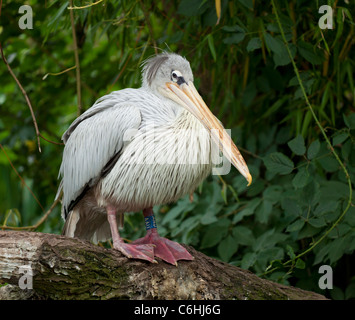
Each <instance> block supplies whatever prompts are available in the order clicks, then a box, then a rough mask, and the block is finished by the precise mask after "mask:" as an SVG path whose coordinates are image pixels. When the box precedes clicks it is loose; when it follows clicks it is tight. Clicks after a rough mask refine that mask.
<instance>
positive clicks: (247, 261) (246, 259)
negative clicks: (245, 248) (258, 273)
mask: <svg viewBox="0 0 355 320" xmlns="http://www.w3.org/2000/svg"><path fill="white" fill-rule="evenodd" d="M256 258H257V255H256V253H255V252H248V253H246V254H245V255H244V256H243V259H242V263H241V268H242V269H245V270H247V269H249V268H250V267H251V266H253V265H254V263H255V262H256Z"/></svg>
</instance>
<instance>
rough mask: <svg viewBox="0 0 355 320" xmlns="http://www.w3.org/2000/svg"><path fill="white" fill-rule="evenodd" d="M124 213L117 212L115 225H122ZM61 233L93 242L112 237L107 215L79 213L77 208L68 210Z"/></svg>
mask: <svg viewBox="0 0 355 320" xmlns="http://www.w3.org/2000/svg"><path fill="white" fill-rule="evenodd" d="M123 223H124V214H118V217H117V227H119V228H121V227H123ZM62 235H65V236H67V237H77V238H81V239H86V240H90V241H92V242H94V243H98V242H104V241H107V240H109V239H111V238H112V236H111V229H110V224H109V223H108V220H107V216H106V215H105V214H102V213H99V214H94V215H87V214H84V215H83V214H80V211H79V210H78V209H74V210H72V211H70V212H69V214H68V217H67V219H66V221H65V224H64V227H63V231H62Z"/></svg>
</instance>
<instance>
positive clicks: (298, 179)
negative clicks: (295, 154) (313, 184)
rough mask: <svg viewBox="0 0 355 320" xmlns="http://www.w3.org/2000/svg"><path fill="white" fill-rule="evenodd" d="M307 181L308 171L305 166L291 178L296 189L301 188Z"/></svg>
mask: <svg viewBox="0 0 355 320" xmlns="http://www.w3.org/2000/svg"><path fill="white" fill-rule="evenodd" d="M308 182H309V173H308V171H307V169H306V168H305V167H302V168H300V169H299V170H298V172H297V173H296V175H295V176H294V178H293V179H292V185H293V186H294V187H295V188H296V189H302V188H303V187H304V186H306V185H307V183H308Z"/></svg>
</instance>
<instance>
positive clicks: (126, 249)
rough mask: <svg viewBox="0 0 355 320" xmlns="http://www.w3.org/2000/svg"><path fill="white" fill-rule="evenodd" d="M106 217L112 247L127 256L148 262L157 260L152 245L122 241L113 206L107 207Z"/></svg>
mask: <svg viewBox="0 0 355 320" xmlns="http://www.w3.org/2000/svg"><path fill="white" fill-rule="evenodd" d="M107 219H108V222H109V224H110V229H111V235H112V240H113V247H114V249H116V250H118V251H120V252H121V253H123V254H124V255H125V256H126V257H127V258H133V259H141V260H147V261H149V262H155V263H156V262H157V261H156V260H154V246H153V245H152V244H138V245H135V244H129V243H125V242H123V240H122V238H121V237H120V234H119V233H118V228H117V220H116V210H115V208H114V207H111V206H108V207H107Z"/></svg>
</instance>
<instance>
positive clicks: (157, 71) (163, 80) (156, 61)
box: [143, 52, 252, 185]
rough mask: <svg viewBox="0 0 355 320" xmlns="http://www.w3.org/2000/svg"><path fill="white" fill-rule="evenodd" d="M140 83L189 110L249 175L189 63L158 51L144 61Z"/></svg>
mask: <svg viewBox="0 0 355 320" xmlns="http://www.w3.org/2000/svg"><path fill="white" fill-rule="evenodd" d="M143 87H146V88H149V89H150V90H152V91H153V92H155V93H157V94H161V95H163V96H164V97H166V98H168V99H171V100H173V101H175V102H176V103H178V104H179V105H180V106H182V107H183V108H185V109H186V110H188V111H189V112H191V113H192V114H193V115H194V116H195V117H196V118H197V119H198V120H199V121H200V122H201V123H202V124H203V125H204V126H205V128H206V129H207V130H209V131H210V132H211V137H212V138H213V139H214V141H215V142H216V143H217V144H218V145H219V147H220V149H221V150H222V151H223V154H224V155H225V157H226V158H227V159H228V160H229V161H230V162H231V163H232V164H233V165H234V166H235V167H236V168H237V170H238V171H239V172H240V173H241V174H242V175H243V176H244V177H245V178H246V179H247V181H248V185H250V184H251V182H252V177H251V175H250V173H249V169H248V166H247V165H246V163H245V161H244V159H243V157H242V155H241V154H240V152H239V150H238V148H237V147H236V145H235V144H234V143H233V141H232V139H231V138H230V136H229V135H228V134H227V132H226V131H225V129H224V128H223V126H222V125H221V123H220V122H219V121H218V120H217V118H216V117H215V116H214V115H213V114H212V112H211V111H210V109H209V108H208V107H207V105H206V104H205V102H204V101H203V99H202V98H201V96H200V95H199V93H198V92H197V90H196V88H195V86H194V84H193V75H192V71H191V67H190V63H189V62H188V61H187V60H186V59H185V58H183V57H182V56H180V55H178V54H175V53H167V52H164V53H161V54H158V55H156V56H154V57H152V58H149V59H147V60H146V61H145V62H144V63H143Z"/></svg>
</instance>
